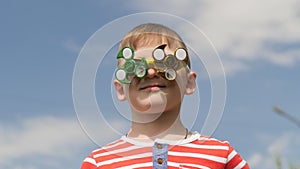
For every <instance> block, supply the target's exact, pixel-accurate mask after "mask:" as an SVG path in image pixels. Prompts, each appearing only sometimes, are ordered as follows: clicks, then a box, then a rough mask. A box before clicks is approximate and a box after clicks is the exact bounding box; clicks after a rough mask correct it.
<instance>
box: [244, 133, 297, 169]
mask: <svg viewBox="0 0 300 169" xmlns="http://www.w3.org/2000/svg"><path fill="white" fill-rule="evenodd" d="M260 139H261V142H262V143H268V144H267V147H266V149H264V150H262V151H261V150H260V151H258V152H255V153H253V154H252V155H251V156H250V157H249V158H248V160H247V161H248V163H249V164H250V166H251V167H252V168H254V169H255V168H264V169H274V168H277V167H276V159H280V160H281V163H282V167H283V168H289V165H290V164H291V163H292V164H294V165H299V164H300V161H299V159H297V157H298V156H299V152H297V151H298V149H295V147H298V146H299V141H300V136H299V135H297V133H295V132H287V133H283V134H280V135H279V136H270V135H264V136H263V137H260ZM297 144H298V146H297Z"/></svg>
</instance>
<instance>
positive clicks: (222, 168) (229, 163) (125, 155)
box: [81, 132, 249, 169]
mask: <svg viewBox="0 0 300 169" xmlns="http://www.w3.org/2000/svg"><path fill="white" fill-rule="evenodd" d="M99 168H101V169H133V168H139V169H150V168H169V169H175V168H176V169H178V168H181V169H196V168H198V169H249V166H248V164H247V162H246V161H245V160H243V159H242V158H241V156H240V155H239V154H238V153H237V152H236V151H235V150H234V149H233V147H231V146H230V145H229V143H228V142H227V141H219V140H216V139H214V138H209V137H204V136H200V134H199V133H196V132H195V133H193V135H192V136H191V137H189V138H187V139H184V140H181V141H165V140H155V143H141V142H138V141H135V140H132V139H130V138H127V137H125V136H123V137H122V138H121V139H119V140H117V141H115V142H113V143H111V144H108V145H106V146H105V147H103V148H100V149H98V150H95V151H93V152H92V153H91V154H90V155H89V156H88V157H87V158H86V159H85V160H84V161H83V164H82V166H81V169H99Z"/></svg>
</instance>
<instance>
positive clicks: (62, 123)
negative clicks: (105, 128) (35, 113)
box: [0, 116, 117, 169]
mask: <svg viewBox="0 0 300 169" xmlns="http://www.w3.org/2000/svg"><path fill="white" fill-rule="evenodd" d="M115 123H117V122H115ZM102 125H104V124H102ZM100 127H101V125H100ZM99 130H101V128H100V129H98V131H99ZM99 134H101V133H100V132H99ZM105 137H106V138H107V140H103V139H102V140H103V141H108V140H109V139H110V137H111V136H110V134H109V133H105ZM106 143H108V142H106ZM91 145H93V144H92V142H91V140H89V139H88V137H87V135H85V134H84V132H83V130H82V129H81V127H80V125H79V123H78V120H77V119H74V118H56V117H50V116H43V117H34V118H28V119H24V120H22V121H20V122H19V123H14V124H9V125H3V124H0V150H1V151H0V168H15V169H18V168H28V169H35V168H39V167H38V166H39V165H43V166H47V167H50V168H61V166H65V165H63V164H61V163H60V160H58V159H61V160H63V161H68V160H70V161H74V157H75V156H76V155H78V154H76V153H78V152H80V151H81V152H82V151H84V150H82V149H83V148H86V147H88V146H91ZM86 155H88V154H86ZM32 158H33V160H32ZM70 158H71V159H70ZM82 158H84V157H83V156H82V154H81V155H80V156H78V159H82ZM28 159H29V160H32V161H29V162H26V163H25V164H23V163H22V161H24V160H25V161H27V160H28ZM37 159H38V160H37ZM78 159H77V160H78ZM75 160H76V159H75ZM16 161H18V162H16ZM64 163H65V162H64ZM26 165H27V166H26ZM51 166H52V167H51Z"/></svg>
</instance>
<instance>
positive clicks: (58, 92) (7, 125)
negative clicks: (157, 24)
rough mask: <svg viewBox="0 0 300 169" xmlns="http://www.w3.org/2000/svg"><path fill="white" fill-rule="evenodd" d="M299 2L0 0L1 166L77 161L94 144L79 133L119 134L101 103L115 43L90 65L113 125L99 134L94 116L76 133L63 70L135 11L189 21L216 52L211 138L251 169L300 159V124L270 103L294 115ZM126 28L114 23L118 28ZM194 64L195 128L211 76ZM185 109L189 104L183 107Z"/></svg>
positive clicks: (116, 120) (123, 124) (53, 167)
mask: <svg viewBox="0 0 300 169" xmlns="http://www.w3.org/2000/svg"><path fill="white" fill-rule="evenodd" d="M299 3H300V2H299V1H297V0H285V1H283V0H279V1H276V2H275V1H271V0H263V1H258V0H246V1H238V0H228V1H226V2H224V1H192V0H190V1H182V2H180V1H179V2H174V3H173V4H168V3H167V2H161V1H158V0H152V1H144V2H143V4H141V3H140V2H139V1H134V0H129V1H124V2H119V1H99V0H98V1H96V0H86V1H79V0H78V1H38V0H28V1H16V0H11V1H1V3H0V8H1V10H0V19H1V27H0V30H1V31H0V37H1V38H0V49H1V50H0V52H1V56H0V77H1V83H0V87H1V90H0V168H11V169H21V168H22V169H38V168H45V169H48V168H49V169H60V168H79V167H80V165H81V162H82V160H83V159H84V158H85V156H87V155H88V154H89V153H90V152H91V151H92V150H94V149H96V148H97V146H98V145H96V144H95V143H94V142H93V140H92V139H90V138H89V137H88V135H87V133H88V134H90V136H93V137H94V138H93V139H95V140H100V141H99V142H100V143H99V142H98V143H99V144H105V143H108V142H109V141H111V140H113V139H115V138H118V137H119V135H120V133H124V132H126V129H127V128H128V121H127V120H124V117H123V116H125V117H127V115H126V114H121V115H120V114H118V113H115V112H117V111H116V108H115V107H114V106H113V105H109V104H106V103H112V102H111V101H110V102H109V101H107V100H111V99H110V98H111V97H108V98H109V99H106V97H107V96H108V95H110V94H111V92H110V86H109V85H110V82H111V80H112V77H111V75H112V74H113V71H114V69H113V66H108V65H112V64H113V62H114V61H115V60H114V56H113V57H112V58H113V59H111V58H110V57H109V56H110V55H114V52H116V45H117V44H116V43H114V44H111V45H112V47H111V49H107V50H108V51H109V52H108V53H107V55H106V56H107V57H105V58H104V59H103V62H102V63H101V65H100V66H99V69H98V73H97V75H96V77H95V78H96V80H95V82H96V83H95V84H96V87H95V91H96V93H97V94H96V98H97V103H98V105H99V107H100V110H101V112H103V115H104V117H105V118H106V119H107V121H106V122H109V123H110V125H111V126H113V128H114V129H119V130H117V131H115V132H114V133H109V132H104V131H105V130H104V129H105V127H107V125H106V124H104V122H100V121H99V123H97V122H98V121H97V120H96V121H93V123H90V124H91V125H89V126H88V125H87V126H85V127H87V129H92V130H93V129H94V130H93V131H88V132H84V131H83V129H82V128H81V126H80V123H79V122H78V119H77V114H76V112H75V110H74V105H73V98H72V77H73V73H74V68H75V64H76V60H77V59H78V57H79V53H80V50H81V49H82V48H83V46H84V44H85V43H86V42H87V41H88V40H89V39H90V38H91V37H92V35H95V32H97V31H98V33H99V29H101V28H102V27H104V26H106V25H108V24H109V23H111V22H113V21H115V20H116V19H118V18H120V17H124V16H128V15H130V14H135V13H137V12H164V13H168V14H171V15H175V16H178V17H181V18H183V19H185V20H187V21H189V22H190V23H192V24H193V25H195V26H196V27H198V28H199V29H200V30H201V31H202V32H203V33H204V34H205V35H206V36H207V37H208V38H209V39H210V41H211V42H212V44H213V45H214V47H215V49H216V50H217V52H218V53H219V56H220V58H221V61H222V64H223V65H224V69H225V73H226V83H227V86H226V89H227V94H226V104H225V108H224V113H223V117H222V120H221V122H220V123H219V124H218V128H217V129H216V130H215V132H214V133H213V135H212V136H213V137H216V138H218V139H225V140H229V141H230V143H231V144H232V145H233V146H234V147H235V148H236V149H237V151H238V152H240V153H241V154H242V156H243V157H244V158H245V159H247V160H248V162H249V164H250V166H251V168H253V169H259V168H265V169H274V168H275V166H274V165H275V156H276V155H279V156H281V157H282V160H283V165H285V167H287V166H288V165H289V163H294V164H300V161H299V158H297V157H299V155H300V151H299V150H298V148H295V147H299V143H300V136H299V135H300V134H299V133H300V128H299V127H297V126H296V125H295V124H293V123H292V122H290V121H288V120H287V119H285V118H283V117H281V116H278V115H277V114H275V113H274V112H273V111H272V106H273V105H277V106H280V107H281V108H282V109H283V110H285V111H286V112H288V113H289V114H291V115H292V116H294V117H296V118H298V119H300V115H299V112H300V107H299V100H300V91H299V90H298V86H299V84H300V79H299V72H300V31H299V30H300V29H299V28H300V4H299ZM132 22H133V23H134V22H136V21H132ZM170 22H172V21H170ZM136 24H139V23H136ZM125 28H126V26H124V27H122V28H115V29H116V30H121V29H122V31H125V32H126V29H125ZM123 29H124V30H123ZM174 29H175V30H178V31H179V32H182V36H183V37H184V39H187V40H188V42H190V44H199V46H201V44H202V43H200V42H201V40H199V39H197V37H198V36H197V35H195V34H193V33H191V32H188V31H186V32H185V31H184V30H186V29H187V27H186V25H184V24H178V25H176V24H175V25H174ZM122 31H120V32H122ZM100 33H101V31H100ZM108 36H109V35H108ZM112 36H113V35H112ZM99 43H100V45H101V42H99ZM104 43H105V42H103V44H104ZM190 47H191V48H192V49H196V50H197V48H198V46H197V45H196V46H195V45H193V46H192V45H191V46H190ZM99 48H100V46H99ZM200 55H201V54H200ZM195 62H196V63H194V64H193V65H192V68H193V70H195V71H197V73H198V92H199V93H198V95H196V98H197V97H200V109H199V114H198V117H197V118H196V121H195V123H193V126H191V128H192V130H197V131H201V129H202V127H203V122H204V119H205V117H206V114H205V113H206V112H207V111H208V109H209V104H210V99H211V98H210V97H211V95H210V92H211V88H210V85H211V84H210V80H209V78H208V77H207V75H208V73H207V70H205V65H203V63H202V62H201V61H199V60H196V61H195ZM217 66H218V65H216V67H217ZM104 70H105V71H104ZM210 71H212V74H211V75H212V78H218V77H219V76H220V72H218V71H217V70H216V71H214V70H209V71H208V72H209V73H210ZM221 73H222V72H221ZM103 79H104V80H103ZM104 81H105V83H101V82H104ZM102 85H103V86H102ZM87 99H88V98H87ZM112 99H113V98H112ZM187 99H189V98H187ZM188 111H191V107H189V106H187V108H185V109H184V112H188ZM86 112H87V117H86V119H85V118H84V117H83V118H82V119H80V120H81V122H84V121H85V120H86V121H88V120H91V118H92V117H93V116H89V115H90V114H92V113H90V110H88V109H87V110H86ZM183 116H184V117H186V118H187V119H190V118H192V117H193V116H192V115H190V114H183ZM96 137H97V138H96Z"/></svg>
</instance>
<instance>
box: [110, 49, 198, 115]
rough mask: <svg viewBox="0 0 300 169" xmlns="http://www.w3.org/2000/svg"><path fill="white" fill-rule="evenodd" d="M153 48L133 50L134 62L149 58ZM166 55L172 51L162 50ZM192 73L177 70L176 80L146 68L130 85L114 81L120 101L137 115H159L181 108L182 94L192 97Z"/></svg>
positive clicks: (193, 85)
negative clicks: (144, 74) (141, 76)
mask: <svg viewBox="0 0 300 169" xmlns="http://www.w3.org/2000/svg"><path fill="white" fill-rule="evenodd" d="M155 47H156V46H149V47H144V48H139V49H138V50H136V51H135V55H134V58H135V59H141V58H145V59H151V58H152V52H153V50H154V49H155ZM164 51H165V54H166V55H168V54H173V53H174V50H171V49H169V48H168V46H167V47H166V48H165V49H164ZM195 78H196V74H195V73H194V72H189V71H188V69H187V68H186V67H182V68H180V69H178V70H177V75H176V79H175V80H167V79H165V78H164V77H162V76H161V75H160V74H159V73H158V72H157V70H156V69H155V68H149V69H148V73H147V76H146V77H144V78H138V77H134V78H133V79H132V80H131V83H130V84H126V85H125V84H121V83H120V82H118V81H115V82H114V84H115V87H116V90H117V95H118V98H119V99H120V100H127V101H128V102H129V104H130V106H131V108H132V109H134V110H135V111H137V112H140V113H162V112H165V111H170V110H172V109H180V105H181V101H182V98H183V95H184V94H191V93H193V91H194V89H195Z"/></svg>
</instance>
